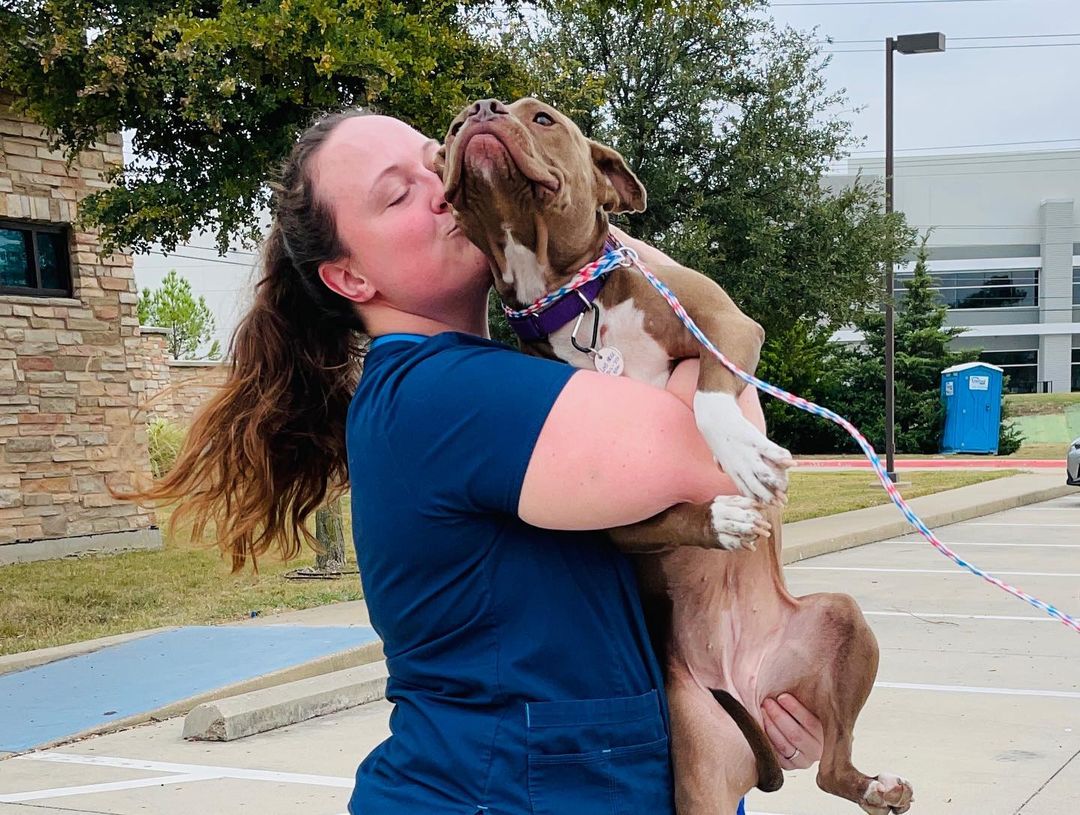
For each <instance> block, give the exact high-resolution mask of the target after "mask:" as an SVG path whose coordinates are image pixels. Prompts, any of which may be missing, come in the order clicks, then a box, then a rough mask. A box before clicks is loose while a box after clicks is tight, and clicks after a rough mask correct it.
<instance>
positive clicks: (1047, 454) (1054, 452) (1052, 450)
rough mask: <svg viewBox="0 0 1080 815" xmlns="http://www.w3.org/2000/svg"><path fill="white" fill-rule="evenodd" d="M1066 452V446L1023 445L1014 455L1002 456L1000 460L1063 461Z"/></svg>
mask: <svg viewBox="0 0 1080 815" xmlns="http://www.w3.org/2000/svg"><path fill="white" fill-rule="evenodd" d="M1068 452H1069V445H1068V444H1024V445H1021V446H1020V449H1019V450H1017V451H1016V452H1015V453H1010V454H1009V455H1007V456H1002V458H1030V459H1056V460H1058V461H1064V460H1065V455H1066V454H1067V453H1068Z"/></svg>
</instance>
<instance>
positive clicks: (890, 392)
mask: <svg viewBox="0 0 1080 815" xmlns="http://www.w3.org/2000/svg"><path fill="white" fill-rule="evenodd" d="M944 50H945V35H944V34H942V33H941V32H940V31H931V32H928V33H926V34H901V35H900V36H898V37H886V38H885V214H886V215H887V214H889V213H890V212H892V211H893V52H894V51H899V52H900V53H901V54H937V53H941V52H942V51H944ZM893 312H894V310H893V264H892V260H891V259H890V260H887V261H886V262H885V470H886V472H887V473H888V475H889V478H890V479H891V480H892V481H893V483H896V480H897V476H896V347H895V334H896V321H895V314H894V313H893Z"/></svg>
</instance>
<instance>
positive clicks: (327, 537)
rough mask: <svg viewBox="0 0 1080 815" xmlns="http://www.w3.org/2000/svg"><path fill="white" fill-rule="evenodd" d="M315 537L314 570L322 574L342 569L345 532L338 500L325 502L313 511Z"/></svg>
mask: <svg viewBox="0 0 1080 815" xmlns="http://www.w3.org/2000/svg"><path fill="white" fill-rule="evenodd" d="M315 537H316V539H317V540H318V541H319V552H318V554H317V555H316V556H315V571H316V572H320V573H322V574H333V573H335V572H341V571H344V569H345V532H344V523H343V520H342V516H341V502H340V501H334V502H333V503H332V504H326V505H324V506H321V507H319V509H317V510H316V511H315Z"/></svg>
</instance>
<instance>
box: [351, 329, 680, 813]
mask: <svg viewBox="0 0 1080 815" xmlns="http://www.w3.org/2000/svg"><path fill="white" fill-rule="evenodd" d="M573 373H574V369H573V368H571V367H570V366H568V365H563V364H561V363H557V362H552V361H549V360H542V359H537V358H535V357H529V356H526V355H524V354H521V353H519V352H517V351H514V350H512V349H510V348H508V347H506V346H504V345H501V344H498V343H494V342H489V341H487V340H484V339H480V338H478V337H473V336H469V335H466V334H458V333H444V334H439V335H436V336H434V337H430V338H428V337H419V336H416V335H391V336H388V337H383V338H380V339H379V340H377V341H376V343H375V344H374V347H373V348H372V349H371V351H370V353H369V354H368V356H367V359H366V361H365V364H364V373H363V376H362V378H361V381H360V384H359V386H358V388H357V391H356V395H355V397H354V398H353V401H352V405H351V407H350V410H349V419H348V427H347V436H348V453H349V472H350V480H351V484H352V514H353V535H354V542H355V545H356V554H357V560H358V562H359V566H360V573H361V575H362V580H363V585H364V595H365V598H366V600H367V605H368V610H369V612H370V614H371V622H372V625H373V626H374V628H375V630H376V631H377V632H378V633H379V636H380V637H382V640H383V644H384V648H385V652H386V658H387V666H388V668H389V673H390V679H389V683H388V685H387V698H388V699H389V700H390V701H391V702H393V703H394V705H395V707H394V712H393V714H392V715H391V718H390V729H391V732H392V735H391V736H390V738H389V739H387V740H386V741H385V742H383V743H382V744H380V745H379V746H378V747H377V748H376V749H375V750H374V751H373V752H372V753H371V754H370V755H369V756H368V757H367V758H366V759H365V760H364V762H363V763H362V764H361V765H360V768H359V770H358V771H357V776H356V788H355V790H354V792H353V796H352V800H351V801H350V803H349V811H350V813H352V815H390V813H393V815H402V814H403V813H408V814H409V815H413V814H414V813H415V814H416V815H419V814H420V813H423V815H441V813H447V815H449V814H450V813H456V815H477V814H478V813H485V812H486V813H490V815H527V814H531V815H617V814H618V815H625V813H649V815H670V813H673V812H674V805H673V802H672V781H671V770H670V761H669V753H668V720H667V707H666V700H665V697H664V694H663V690H662V689H663V678H662V673H661V670H660V667H659V665H658V664H657V661H656V658H655V657H654V655H653V652H652V649H651V647H650V645H649V639H648V635H647V633H646V629H645V622H644V618H643V615H642V610H641V604H640V602H639V599H638V591H637V585H636V580H635V577H634V573H633V570H632V568H631V565H630V563H629V561H628V560H627V559H626V558H625V557H624V556H623V555H622V554H621V553H619V552H618V551H617V550H616V549H615V548H614V547H613V546H612V545H611V544H610V543H609V542H608V540H607V538H606V537H605V536H604V535H603V534H602V533H598V532H553V531H550V530H544V529H538V528H536V527H533V526H529V525H528V524H526V523H524V522H523V521H521V520H520V519H519V518H518V517H517V506H518V498H519V495H520V491H521V483H522V480H523V478H524V476H525V469H526V467H527V465H528V463H529V458H530V456H531V454H532V451H533V447H534V445H535V443H536V439H537V436H538V435H539V433H540V429H541V427H542V426H543V424H544V421H545V419H546V418H547V415H548V412H549V411H550V409H551V406H552V404H553V403H554V402H555V399H556V398H557V397H558V395H559V393H560V391H561V390H562V388H563V386H564V385H565V384H566V382H567V380H568V379H569V378H570V377H571V376H572V375H573ZM596 454H597V455H603V451H602V450H597V451H596Z"/></svg>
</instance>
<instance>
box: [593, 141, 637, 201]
mask: <svg viewBox="0 0 1080 815" xmlns="http://www.w3.org/2000/svg"><path fill="white" fill-rule="evenodd" d="M589 153H590V155H591V156H592V160H593V167H594V168H595V171H596V175H597V182H598V183H599V185H600V189H599V197H600V201H599V203H600V205H601V206H602V207H603V208H604V209H605V210H607V211H608V212H644V211H645V202H646V194H645V187H644V186H643V185H642V183H641V182H640V181H638V177H637V176H636V175H634V173H633V171H631V169H630V168H629V167H627V166H626V161H625V160H624V159H623V157H622V156H621V155H619V153H618V152H617V151H616V150H612V149H611V148H610V147H608V146H607V145H604V144H600V143H599V142H594V141H592V140H591V139H590V140H589Z"/></svg>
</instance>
